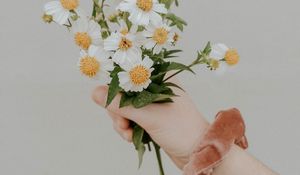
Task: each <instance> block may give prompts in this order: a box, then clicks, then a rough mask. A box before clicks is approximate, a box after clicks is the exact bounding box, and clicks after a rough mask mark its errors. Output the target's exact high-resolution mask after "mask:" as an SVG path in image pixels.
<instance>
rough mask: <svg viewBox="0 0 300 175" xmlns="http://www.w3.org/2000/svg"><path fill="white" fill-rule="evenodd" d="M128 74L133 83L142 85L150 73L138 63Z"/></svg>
mask: <svg viewBox="0 0 300 175" xmlns="http://www.w3.org/2000/svg"><path fill="white" fill-rule="evenodd" d="M129 76H130V79H131V82H132V83H133V84H135V85H142V84H144V83H146V82H147V81H148V80H149V78H150V76H151V75H150V72H149V70H148V69H147V68H146V67H144V66H142V65H139V66H136V67H135V68H133V69H131V71H130V72H129Z"/></svg>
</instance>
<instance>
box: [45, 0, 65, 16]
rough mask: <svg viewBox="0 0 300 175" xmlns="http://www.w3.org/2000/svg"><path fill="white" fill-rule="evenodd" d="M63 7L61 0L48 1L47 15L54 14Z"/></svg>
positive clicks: (46, 6) (46, 5)
mask: <svg viewBox="0 0 300 175" xmlns="http://www.w3.org/2000/svg"><path fill="white" fill-rule="evenodd" d="M62 9H63V7H62V6H61V3H60V2H59V1H52V2H48V3H46V4H45V6H44V11H45V13H46V14H47V15H53V14H55V13H57V12H60V11H61V10H62Z"/></svg>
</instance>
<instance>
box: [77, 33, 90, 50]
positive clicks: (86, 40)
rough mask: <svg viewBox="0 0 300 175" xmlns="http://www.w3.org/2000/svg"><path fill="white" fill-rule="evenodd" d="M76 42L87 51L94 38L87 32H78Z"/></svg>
mask: <svg viewBox="0 0 300 175" xmlns="http://www.w3.org/2000/svg"><path fill="white" fill-rule="evenodd" d="M75 42H76V44H77V45H78V46H79V47H81V48H82V49H85V50H87V49H88V48H89V47H90V45H91V44H92V38H91V37H90V36H89V35H88V34H87V33H86V32H82V33H81V32H78V33H76V34H75Z"/></svg>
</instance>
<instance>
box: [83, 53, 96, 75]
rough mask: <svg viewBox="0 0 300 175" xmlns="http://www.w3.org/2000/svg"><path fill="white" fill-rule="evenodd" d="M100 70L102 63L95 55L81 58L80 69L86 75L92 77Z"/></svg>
mask: <svg viewBox="0 0 300 175" xmlns="http://www.w3.org/2000/svg"><path fill="white" fill-rule="evenodd" d="M99 70H100V63H99V61H97V60H96V58H95V57H89V56H86V57H84V58H82V59H81V60H80V71H81V73H83V74H84V75H86V76H88V77H90V78H92V77H94V76H95V75H96V74H97V73H98V72H99Z"/></svg>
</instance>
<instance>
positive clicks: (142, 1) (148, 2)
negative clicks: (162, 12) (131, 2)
mask: <svg viewBox="0 0 300 175" xmlns="http://www.w3.org/2000/svg"><path fill="white" fill-rule="evenodd" d="M136 5H137V6H138V8H140V9H142V10H143V11H145V12H149V11H150V10H151V9H152V7H153V1H152V0H137V1H136Z"/></svg>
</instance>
